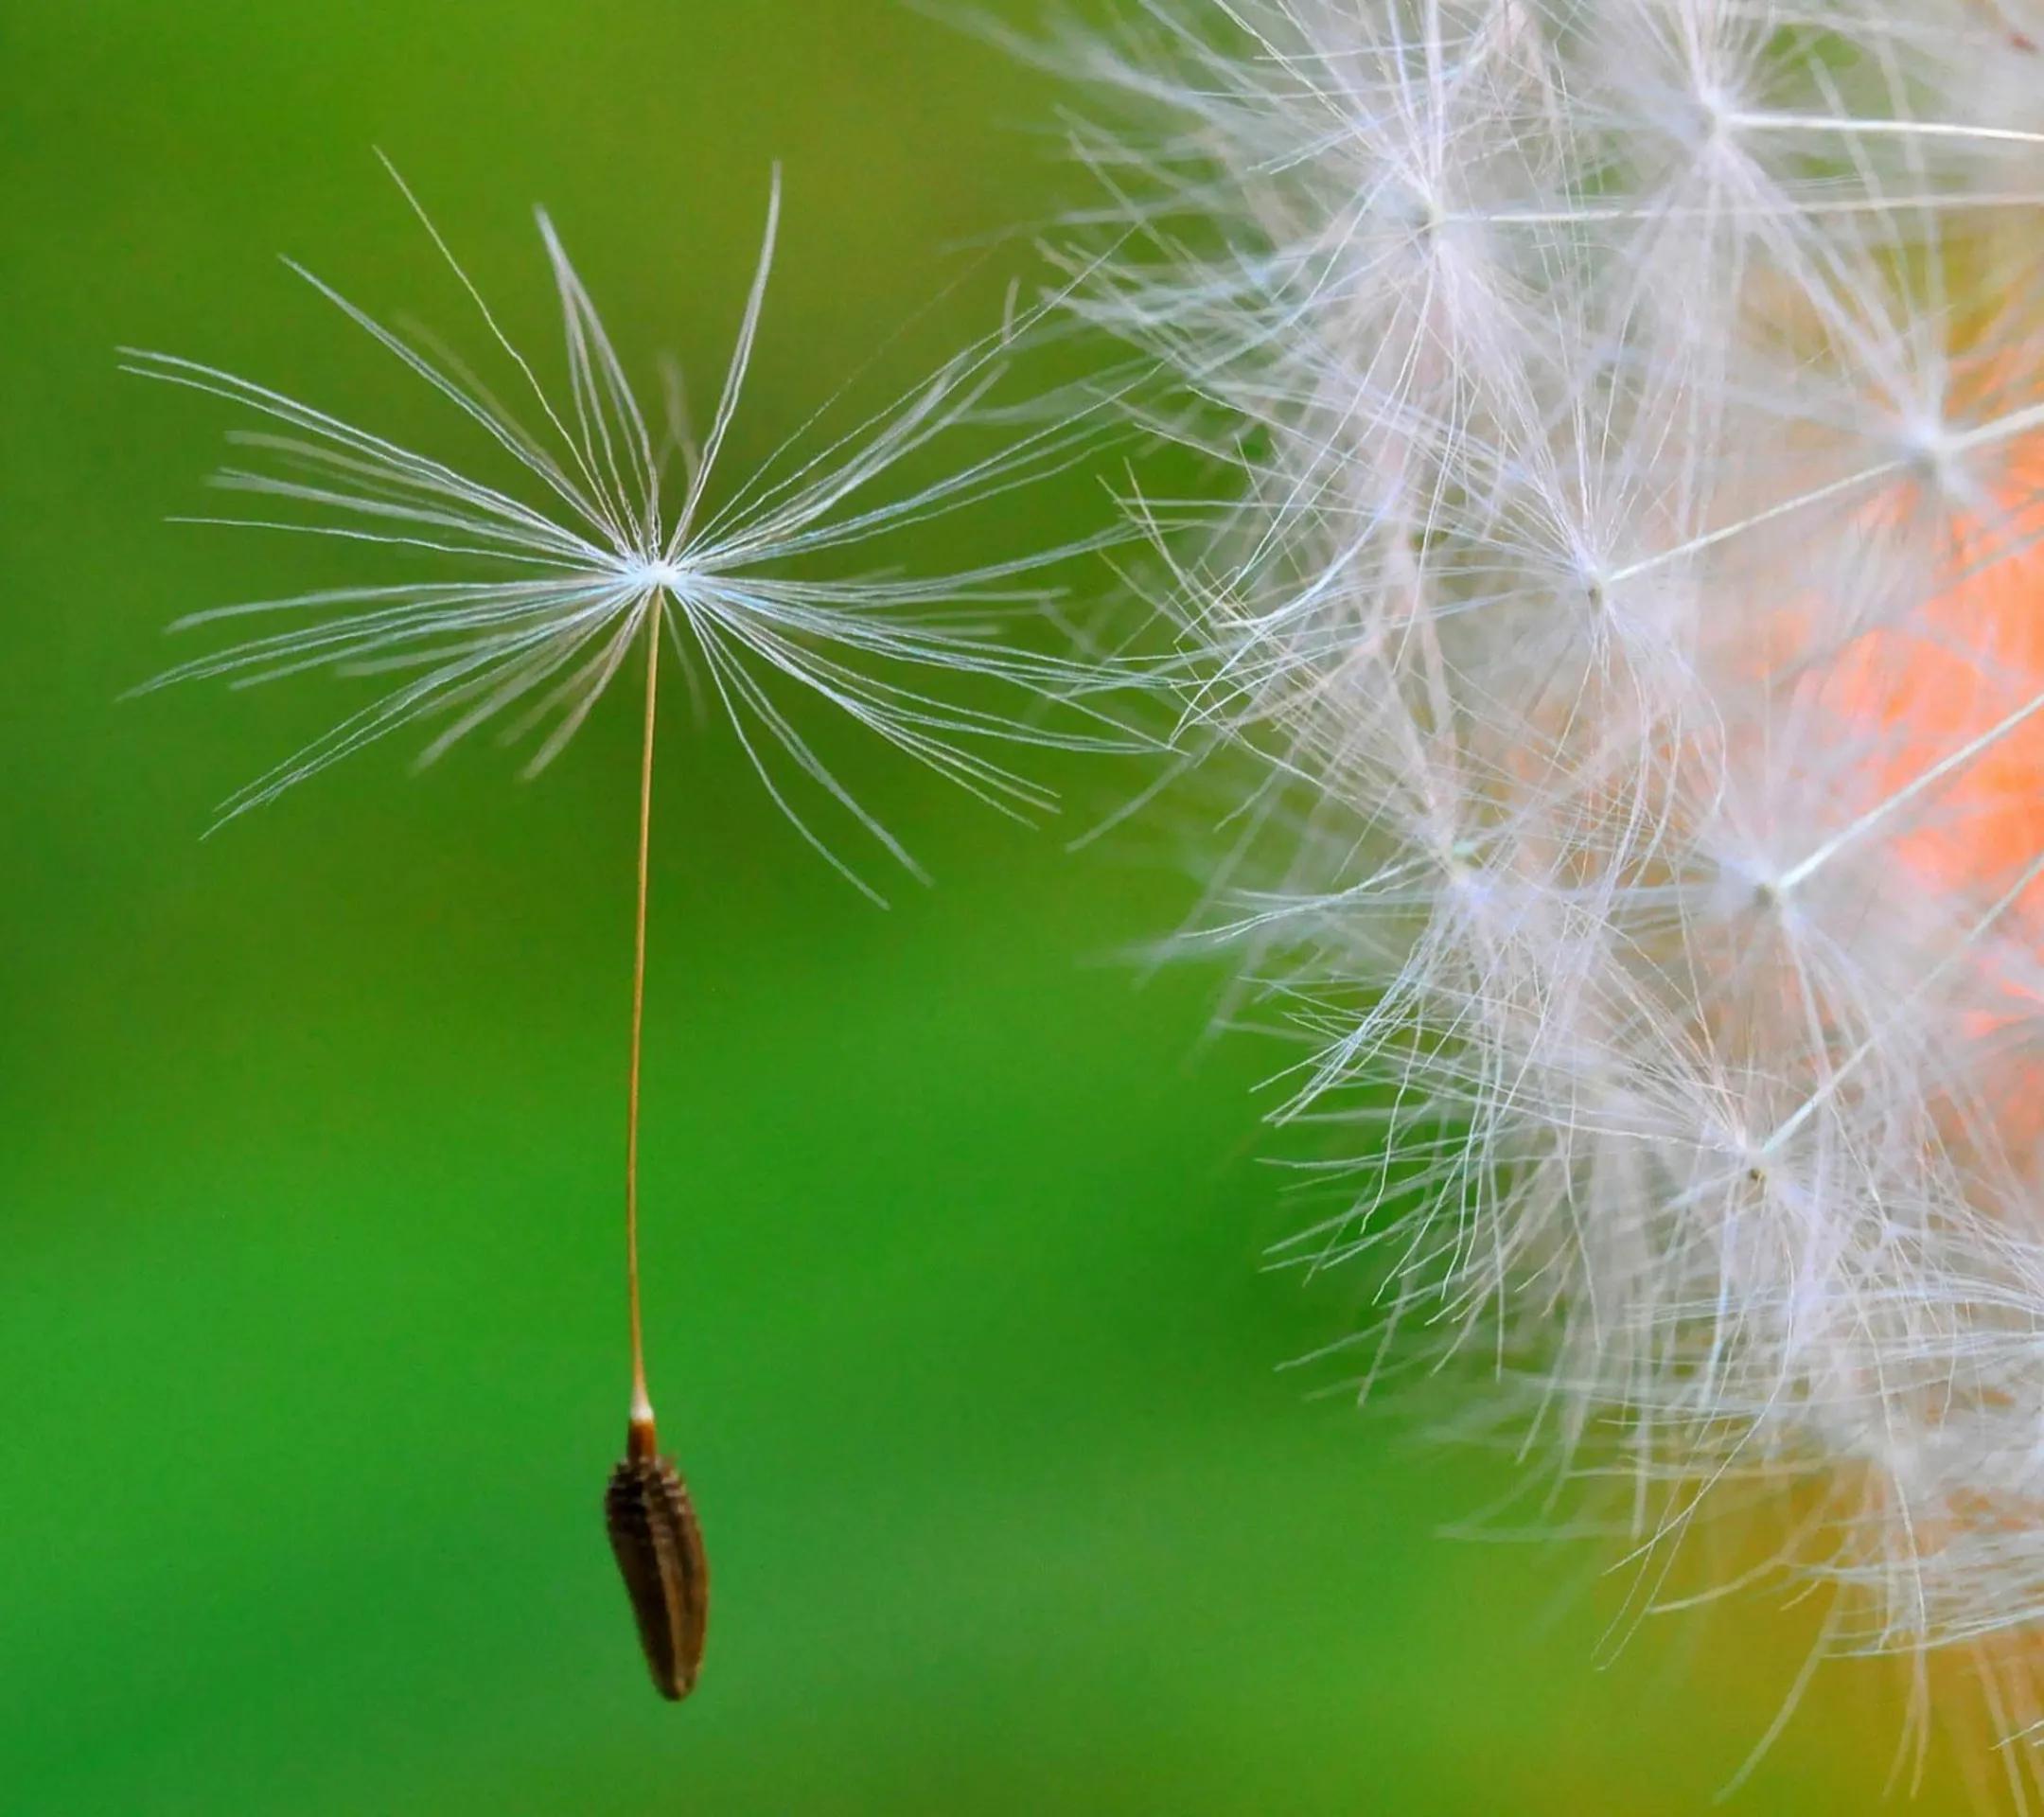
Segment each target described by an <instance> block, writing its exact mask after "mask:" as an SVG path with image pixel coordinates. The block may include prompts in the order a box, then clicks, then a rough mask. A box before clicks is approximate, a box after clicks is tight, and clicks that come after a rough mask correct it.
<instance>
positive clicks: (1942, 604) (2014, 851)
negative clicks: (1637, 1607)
mask: <svg viewBox="0 0 2044 1817" xmlns="http://www.w3.org/2000/svg"><path fill="white" fill-rule="evenodd" d="M1124 10H1125V14H1126V16H1125V18H1124V21H1123V26H1122V28H1121V29H1120V30H1119V33H1117V34H1114V35H1110V36H1095V37H1093V38H1091V39H1082V40H1079V41H1077V47H1076V53H1075V54H1076V56H1077V57H1078V59H1079V60H1080V61H1081V62H1082V63H1083V64H1084V72H1085V74H1086V75H1088V76H1089V77H1090V78H1091V79H1094V80H1095V81H1096V82H1097V83H1101V84H1103V85H1105V86H1106V87H1107V88H1109V89H1111V90H1114V91H1118V92H1119V97H1120V102H1118V103H1117V105H1116V106H1115V108H1114V110H1113V113H1112V115H1111V116H1110V117H1111V120H1112V124H1110V125H1109V126H1108V127H1106V128H1104V129H1101V130H1096V131H1089V132H1087V133H1086V134H1085V136H1084V139H1083V145H1084V150H1085V151H1086V154H1087V156H1088V157H1089V159H1090V161H1091V162H1092V163H1093V165H1094V166H1095V168H1096V169H1097V170H1098V171H1099V173H1100V175H1101V178H1102V179H1103V181H1104V183H1105V185H1106V187H1107V191H1108V195H1109V201H1108V203H1106V205H1105V206H1104V207H1103V208H1102V210H1101V221H1104V222H1105V223H1107V225H1108V227H1109V229H1110V230H1111V231H1112V233H1113V235H1114V236H1115V238H1116V240H1117V245H1118V250H1117V252H1116V255H1115V256H1114V258H1113V260H1112V262H1111V264H1110V265H1109V267H1108V269H1107V272H1106V274H1105V275H1104V277H1103V278H1102V279H1101V281H1099V282H1097V283H1095V284H1093V285H1091V286H1090V287H1089V288H1088V289H1087V291H1085V293H1084V300H1083V304H1082V307H1083V308H1084V310H1085V311H1086V312H1087V313H1088V314H1089V315H1090V317H1091V318H1092V319H1093V320H1094V321H1096V322H1098V323H1101V324H1103V325H1105V326H1107V327H1109V328H1111V329H1112V330H1113V331H1114V332H1116V333H1117V334H1119V335H1121V336H1123V337H1126V338H1127V339H1128V340H1130V341H1132V342H1133V343H1135V344H1137V346H1138V347H1139V348H1140V349H1142V350H1143V351H1144V352H1145V353H1146V354H1148V355H1150V356H1153V357H1154V358H1155V359H1157V360H1158V361H1159V362H1161V365H1162V366H1163V368H1164V369H1165V371H1166V372H1167V374H1168V375H1169V379H1170V381H1171V382H1170V384H1169V386H1168V387H1167V388H1166V389H1165V390H1164V391H1163V393H1162V394H1161V395H1160V396H1159V397H1157V398H1156V400H1155V401H1154V404H1153V406H1152V421H1153V424H1154V427H1156V428H1157V429H1158V430H1159V431H1160V432H1163V433H1165V434H1167V435H1171V436H1173V437H1176V438H1178V439H1180V440H1182V441H1183V442H1185V443H1186V444H1187V445H1188V446H1189V447H1190V448H1191V449H1193V450H1195V451H1196V452H1197V453H1198V454H1199V455H1201V456H1202V457H1204V458H1206V459H1207V460H1210V461H1211V462H1213V463H1215V464H1216V465H1217V466H1218V467H1222V468H1225V469H1226V470H1227V471H1229V472H1231V473H1232V474H1234V475H1235V480H1234V483H1233V485H1231V486H1230V487H1229V488H1227V489H1228V490H1229V491H1230V492H1231V494H1232V496H1233V498H1234V500H1235V503H1232V504H1231V505H1230V506H1229V507H1228V508H1227V509H1225V511H1223V512H1221V513H1218V514H1213V515H1210V516H1207V517H1206V518H1201V517H1199V516H1198V515H1197V514H1196V512H1194V511H1193V510H1191V509H1189V508H1187V507H1182V506H1166V505H1161V504H1160V505H1157V506H1154V507H1146V508H1150V509H1152V511H1153V515H1154V517H1155V518H1156V519H1157V520H1158V522H1159V536H1158V541H1159V546H1160V548H1161V549H1162V551H1163V554H1164V556H1165V561H1164V563H1163V564H1162V567H1163V568H1164V570H1165V575H1166V577H1165V579H1164V581H1163V583H1162V591H1163V593H1164V595H1165V597H1166V599H1167V601H1168V604H1169V606H1170V608H1171V609H1172V613H1173V614H1174V616H1175V619H1176V621H1177V623H1178V624H1179V626H1181V627H1182V636H1183V661H1182V663H1181V665H1180V667H1179V669H1178V672H1177V683H1178V687H1179V690H1180V697H1181V700H1182V703H1183V712H1184V723H1185V730H1186V734H1187V738H1188V741H1189V744H1190V745H1192V746H1195V747H1196V746H1200V745H1203V744H1205V745H1211V744H1218V745H1219V746H1221V747H1222V748H1224V749H1225V750H1234V751H1240V750H1242V749H1244V748H1246V749H1248V750H1253V751H1254V752H1256V753H1257V754H1258V756H1259V758H1260V761H1261V762H1262V763H1263V765H1264V776H1265V779H1266V780H1265V785H1264V786H1263V788H1262V791H1261V792H1260V794H1259V795H1258V797H1257V798H1256V799H1255V800H1254V801H1253V802H1252V803H1249V804H1248V806H1247V807H1246V808H1242V806H1241V804H1240V803H1236V804H1235V805H1236V809H1237V811H1236V812H1235V813H1234V814H1233V815H1231V817H1230V819H1229V829H1230V833H1231V836H1232V837H1231V841H1230V843H1229V845H1228V847H1227V850H1226V852H1225V856H1224V858H1223V860H1222V870H1221V873H1220V878H1219V883H1218V885H1217V891H1216V895H1217V900H1221V901H1225V902H1227V903H1231V904H1233V905H1234V907H1232V908H1228V909H1227V910H1225V913H1224V914H1223V916H1222V917H1221V919H1222V920H1223V921H1224V922H1225V928H1224V929H1223V931H1225V932H1226V933H1229V934H1231V935H1233V936H1235V937H1237V938H1238V940H1239V942H1240V948H1241V951H1242V954H1243V970H1244V974H1245V976H1248V977H1253V978H1254V979H1257V980H1259V981H1260V982H1261V983H1262V984H1264V985H1265V986H1267V987H1268V988H1269V989H1270V990H1271V991H1272V992H1273V993H1274V995H1275V996H1276V997H1277V998H1278V999H1279V1000H1280V1001H1282V1002H1283V1003H1284V1004H1286V1005H1287V1006H1289V1007H1290V1009H1291V1010H1292V1011H1293V1012H1294V1014H1295V1020H1296V1022H1297V1024H1298V1026H1300V1027H1301V1028H1303V1029H1304V1030H1305V1031H1306V1032H1308V1033H1309V1035H1310V1036H1311V1039H1312V1042H1313V1048H1312V1052H1311V1058H1310V1060H1309V1061H1308V1062H1307V1063H1306V1064H1304V1065H1303V1066H1302V1067H1301V1069H1300V1071H1299V1073H1298V1075H1297V1084H1296V1089H1295V1092H1294V1093H1293V1094H1292V1096H1291V1098H1290V1100H1289V1103H1288V1104H1287V1107H1286V1110H1285V1113H1284V1114H1285V1115H1287V1116H1301V1115H1306V1114H1311V1115H1313V1117H1314V1118H1316V1119H1317V1120H1320V1121H1322V1122H1326V1121H1329V1120H1332V1121H1334V1122H1336V1123H1337V1124H1338V1125H1342V1126H1345V1127H1346V1129H1347V1131H1348V1136H1347V1138H1346V1141H1345V1144H1344V1152H1343V1153H1342V1154H1341V1155H1339V1156H1337V1162H1338V1165H1339V1168H1340V1173H1341V1180H1340V1187H1339V1191H1338V1192H1337V1195H1336V1197H1335V1199H1334V1201H1333V1203H1332V1205H1331V1208H1330V1215H1328V1216H1326V1217H1325V1218H1324V1220H1323V1221H1320V1222H1318V1223H1316V1224H1315V1225H1314V1226H1313V1228H1311V1229H1310V1230H1307V1231H1305V1232H1303V1233H1302V1234H1301V1235H1300V1236H1299V1237H1298V1239H1297V1243H1296V1250H1295V1253H1296V1254H1297V1255H1299V1256H1300V1257H1301V1258H1303V1259H1306V1260H1309V1261H1313V1262H1314V1263H1320V1262H1325V1261H1334V1260H1339V1259H1342V1258H1345V1257H1356V1258H1361V1259H1364V1260H1365V1261H1368V1259H1370V1258H1374V1259H1375V1261H1376V1264H1377V1265H1378V1266H1379V1267H1380V1268H1381V1269H1382V1278H1383V1285H1384V1297H1383V1305H1384V1307H1385V1309H1386V1314H1387V1315H1386V1317H1385V1319H1384V1320H1383V1323H1382V1324H1381V1325H1380V1326H1378V1327H1377V1328H1375V1329H1373V1331H1372V1332H1369V1333H1366V1341H1367V1342H1369V1343H1370V1344H1372V1345H1382V1344H1383V1343H1385V1342H1387V1341H1389V1335H1390V1333H1391V1332H1392V1330H1393V1329H1394V1328H1397V1327H1400V1326H1403V1327H1405V1328H1407V1329H1410V1328H1412V1327H1414V1326H1416V1325H1419V1326H1424V1327H1425V1328H1426V1329H1427V1330H1428V1332H1431V1333H1432V1334H1433V1335H1435V1336H1439V1335H1441V1334H1442V1333H1444V1332H1445V1333H1447V1334H1449V1335H1451V1336H1452V1337H1453V1338H1454V1339H1455V1340H1457V1341H1459V1342H1463V1343H1472V1344H1481V1345H1482V1346H1484V1347H1486V1348H1487V1349H1488V1350H1490V1351H1492V1352H1493V1353H1494V1354H1495V1355H1496V1356H1497V1358H1498V1359H1499V1362H1500V1365H1501V1367H1502V1368H1503V1371H1504V1373H1505V1374H1506V1375H1507V1377H1510V1378H1516V1379H1518V1380H1521V1381H1523V1382H1524V1383H1525V1384H1526V1385H1527V1386H1528V1387H1529V1389H1530V1390H1531V1392H1532V1393H1533V1394H1534V1395H1535V1397H1536V1398H1537V1401H1538V1402H1539V1404H1540V1406H1541V1408H1542V1419H1543V1420H1545V1421H1546V1424H1547V1429H1548V1430H1550V1431H1554V1432H1558V1433H1559V1439H1560V1449H1561V1451H1562V1452H1563V1454H1564V1455H1567V1456H1573V1457H1575V1458H1576V1459H1577V1461H1578V1462H1580V1463H1582V1464H1583V1465H1584V1466H1585V1467H1587V1466H1589V1465H1590V1464H1591V1463H1593V1462H1594V1463H1595V1464H1597V1465H1600V1466H1603V1465H1608V1464H1609V1463H1610V1462H1611V1461H1612V1458H1611V1453H1610V1451H1609V1450H1608V1449H1607V1444H1608V1442H1609V1441H1607V1439H1606V1438H1604V1437H1603V1436H1602V1435H1603V1433H1604V1432H1605V1431H1610V1432H1612V1433H1614V1434H1615V1435H1616V1438H1615V1442H1616V1444H1617V1445H1618V1446H1619V1447H1620V1448H1621V1451H1622V1454H1623V1455H1622V1457H1621V1458H1620V1459H1619V1461H1620V1463H1621V1465H1622V1466H1623V1467H1624V1470H1623V1473H1624V1475H1625V1477H1626V1478H1627V1479H1628V1480H1629V1481H1630V1483H1631V1484H1632V1485H1633V1486H1634V1488H1635V1490H1636V1492H1637V1502H1636V1508H1637V1513H1636V1520H1637V1524H1638V1527H1639V1531H1640V1535H1641V1538H1642V1541H1643V1542H1644V1543H1645V1544H1646V1547H1647V1550H1648V1555H1649V1556H1653V1555H1654V1553H1655V1551H1656V1550H1657V1548H1658V1549H1662V1550H1665V1546H1666V1545H1667V1544H1672V1543H1673V1542H1674V1541H1675V1540H1676V1539H1678V1538H1679V1537H1680V1535H1681V1534H1682V1532H1683V1530H1684V1529H1685V1528H1686V1527H1687V1526H1688V1525H1689V1523H1690V1521H1691V1519H1692V1517H1693V1516H1694V1514H1695V1512H1696V1511H1697V1509H1698V1508H1699V1506H1700V1491H1701V1490H1702V1489H1704V1488H1706V1487H1708V1486H1710V1485H1713V1484H1719V1483H1723V1482H1725V1481H1727V1480H1729V1479H1732V1478H1737V1479H1739V1480H1740V1481H1742V1482H1745V1483H1748V1484H1753V1483H1758V1484H1760V1485H1762V1486H1772V1485H1780V1484H1785V1483H1793V1484H1797V1485H1799V1486H1801V1488H1800V1493H1801V1496H1802V1500H1801V1501H1800V1503H1799V1505H1798V1508H1797V1511H1796V1513H1795V1514H1794V1517H1793V1518H1792V1519H1791V1520H1789V1521H1788V1522H1787V1523H1785V1528H1786V1531H1787V1533H1788V1538H1787V1540H1786V1541H1785V1543H1784V1544H1783V1546H1782V1548H1781V1552H1780V1556H1779V1558H1778V1561H1777V1562H1778V1564H1779V1565H1780V1567H1781V1568H1782V1569H1783V1570H1784V1571H1786V1572H1788V1573H1790V1574H1791V1575H1801V1576H1804V1577H1806V1578H1807V1579H1814V1580H1817V1581H1819V1582H1822V1583H1824V1584H1829V1585H1834V1586H1836V1587H1837V1590H1838V1593H1839V1594H1838V1595H1837V1596H1836V1597H1835V1599H1834V1600H1833V1601H1832V1603H1831V1614H1830V1615H1829V1617H1828V1619H1827V1620H1826V1622H1825V1625H1824V1639H1825V1642H1826V1644H1827V1646H1828V1647H1829V1648H1832V1649H1839V1650H1852V1649H1875V1650H1883V1649H1892V1650H1895V1651H1899V1652H1903V1653H1905V1654H1910V1655H1915V1656H1919V1657H1920V1656H1922V1655H1924V1654H1926V1653H1928V1652H1929V1651H1932V1650H1934V1649H1940V1648H1944V1647H1947V1646H1964V1645H1967V1644H1979V1645H1982V1646H1985V1645H1986V1644H1987V1643H1989V1642H1991V1641H1994V1640H1995V1639H1996V1638H1997V1637H2002V1638H2003V1639H2008V1638H2011V1637H2015V1636H2018V1635H2020V1634H2021V1633H2023V1632H2033V1633H2035V1632H2044V1629H2040V1628H2039V1624H2040V1623H2044V1203H2040V1200H2039V1192H2040V1190H2044V1177H2040V1175H2044V1168H2040V1162H2044V1023H2040V1020H2039V1011H2040V1009H2044V884H2040V883H2039V882H2038V878H2039V874H2040V873H2044V555H2040V554H2039V553H2038V552H2037V551H2036V549H2035V542H2036V539H2037V538H2038V536H2039V533H2040V532H2044V266H2040V260H2039V248H2040V247H2044V11H2040V10H2039V9H2038V8H2037V6H2036V5H2035V0H1810V3H1809V4H1793V3H1791V0H1782V3H1779V4H1777V3H1776V0H1207V3H1206V4H1201V0H1138V3H1137V4H1132V5H1131V6H1129V7H1128V8H1126V9H1124ZM1121 103H1126V104H1125V105H1124V104H1121ZM1593 1427H1595V1445H1590V1444H1589V1442H1588V1441H1589V1439H1590V1438H1591V1437H1592V1436H1593ZM1813 1479H1815V1480H1818V1481H1821V1482H1822V1483H1824V1484H1825V1485H1827V1486H1828V1487H1827V1488H1826V1489H1825V1490H1824V1491H1819V1492H1817V1493H1814V1494H1813V1493H1812V1492H1811V1491H1810V1488H1809V1485H1810V1484H1811V1482H1812V1480H1813ZM1703 1505H1707V1501H1705V1502H1704V1504H1703ZM1649 1576H1651V1574H1650V1573H1649ZM1649 1589H1650V1584H1649ZM1984 1658H1985V1663H1986V1665H1987V1670H1986V1672H1985V1674H1984V1682H1985V1683H1986V1684H1987V1686H1988V1691H1989V1695H1990V1698H1991V1699H1992V1700H1993V1701H1994V1702H1995V1704H1996V1708H1995V1710H1994V1716H1995V1718H1996V1720H1998V1721H1999V1722H2000V1724H2001V1726H2002V1728H2003V1730H2004V1732H2015V1731H2019V1730H2023V1729H2026V1728H2029V1727H2031V1726H2033V1725H2035V1723H2036V1722H2037V1721H2038V1720H2039V1718H2040V1716H2044V1702H2040V1701H2039V1696H2038V1693H2037V1692H2036V1691H2035V1690H2034V1689H2033V1688H2032V1686H2031V1685H2030V1682H2029V1680H2028V1678H2027V1676H2026V1675H2025V1673H2024V1672H2023V1670H2022V1669H2021V1666H2020V1662H2019V1659H2018V1657H2017V1654H2016V1652H2015V1649H2013V1647H2009V1646H2002V1647H2000V1648H1991V1649H1989V1650H1988V1651H1987V1652H1986V1653H1985V1655H1984ZM2024 1752H2025V1751H2024V1750H2020V1749H2018V1750H2012V1751H2011V1752H2010V1758H2011V1759H2012V1760H2019V1758H2020V1757H2021V1755H2023V1753H2024ZM2012 1771H2015V1770H2014V1769H2012ZM2021 1776H2022V1774H2021V1773H2020V1772H2019V1771H2015V1778H2017V1779H2019V1778H2020V1777H2021ZM2012 1783H2013V1781H2012ZM2015 1790H2016V1795H2017V1796H2018V1798H2020V1796H2021V1795H2022V1789H2021V1786H2020V1785H2019V1784H2018V1785H2016V1788H2015Z"/></svg>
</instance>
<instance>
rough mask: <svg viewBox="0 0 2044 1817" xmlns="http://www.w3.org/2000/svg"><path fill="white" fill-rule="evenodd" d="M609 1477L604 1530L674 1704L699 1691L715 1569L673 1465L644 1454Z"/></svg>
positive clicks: (649, 1664)
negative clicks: (607, 1533)
mask: <svg viewBox="0 0 2044 1817" xmlns="http://www.w3.org/2000/svg"><path fill="white" fill-rule="evenodd" d="M632 1436H633V1439H634V1441H635V1442H634V1443H633V1445H632V1447H631V1453H632V1455H627V1456H626V1459H625V1461H624V1462H623V1463H621V1464H620V1465H618V1467H617V1468H616V1469H615V1470H613V1471H612V1472H611V1473H610V1486H609V1488H608V1490H607V1491H605V1493H604V1522H605V1525H606V1526H608V1528H609V1530H610V1550H611V1551H612V1552H613V1553H614V1554H615V1555H616V1557H617V1561H618V1570H619V1571H620V1572H621V1573H622V1574H623V1575H624V1579H625V1590H626V1595H628V1596H630V1597H631V1605H632V1614H634V1615H635V1616H636V1617H637V1618H638V1622H639V1644H640V1645H641V1646H642V1647H643V1649H645V1657H646V1668H647V1669H648V1670H649V1671H650V1672H651V1673H652V1674H653V1684H654V1687H655V1688H656V1689H657V1690H658V1691H659V1692H660V1694H661V1696H662V1697H665V1698H671V1699H673V1700H674V1701H675V1702H680V1701H681V1699H683V1698H684V1697H686V1696H687V1695H688V1694H689V1693H690V1692H691V1691H692V1690H694V1689H695V1688H696V1673H697V1671H698V1670H700V1669H701V1667H702V1653H703V1639H704V1635H705V1633H706V1632H707V1630H708V1628H709V1622H710V1561H709V1559H708V1558H707V1557H706V1556H705V1555H704V1552H703V1543H702V1529H701V1528H700V1527H699V1526H696V1510H695V1508H692V1507H691V1506H690V1505H689V1494H688V1488H687V1486H686V1485H685V1484H684V1483H683V1482H682V1480H681V1473H680V1472H679V1471H678V1470H677V1469H676V1468H675V1466H674V1461H673V1459H671V1458H667V1457H661V1456H658V1455H655V1454H654V1453H653V1451H652V1448H651V1446H650V1444H648V1445H647V1446H646V1447H645V1449H644V1450H643V1452H642V1450H641V1448H640V1445H639V1443H638V1442H637V1440H638V1438H639V1434H638V1433H637V1431H636V1430H635V1431H634V1433H633V1435H632Z"/></svg>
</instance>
